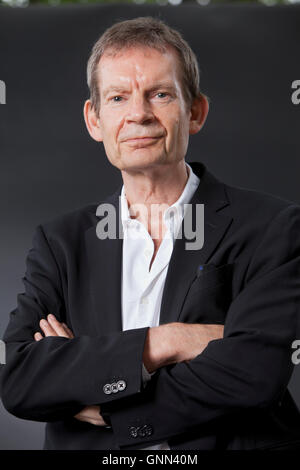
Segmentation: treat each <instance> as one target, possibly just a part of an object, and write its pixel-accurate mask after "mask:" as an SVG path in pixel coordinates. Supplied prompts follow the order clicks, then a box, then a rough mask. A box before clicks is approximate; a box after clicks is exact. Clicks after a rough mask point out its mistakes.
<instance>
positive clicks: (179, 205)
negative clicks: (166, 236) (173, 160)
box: [121, 162, 200, 229]
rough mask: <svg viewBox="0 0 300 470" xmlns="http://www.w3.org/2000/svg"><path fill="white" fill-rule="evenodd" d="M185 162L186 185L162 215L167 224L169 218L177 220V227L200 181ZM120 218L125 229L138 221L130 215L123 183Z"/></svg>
mask: <svg viewBox="0 0 300 470" xmlns="http://www.w3.org/2000/svg"><path fill="white" fill-rule="evenodd" d="M185 164H186V167H187V169H188V173H189V177H188V180H187V182H186V185H185V187H184V189H183V191H182V193H181V195H180V197H179V198H178V199H177V201H175V202H174V203H173V204H172V205H171V206H169V207H168V208H167V209H166V210H165V212H164V215H163V218H164V221H165V222H166V223H167V225H168V224H169V221H170V220H171V219H176V220H177V223H176V225H177V228H178V224H179V222H180V221H181V220H182V218H183V215H184V213H185V208H184V204H188V203H189V201H190V200H191V198H192V196H193V194H194V192H195V191H196V189H197V187H198V185H199V183H200V178H199V177H198V176H197V175H196V174H195V173H194V172H193V170H192V168H191V166H190V165H189V164H188V163H187V162H185ZM174 215H176V217H174ZM121 220H122V224H123V229H125V227H126V226H127V225H128V224H129V223H132V222H133V221H134V222H138V221H135V220H134V219H132V218H131V217H130V214H129V209H128V202H127V199H126V194H125V188H124V184H123V186H122V190H121ZM138 223H139V222H138Z"/></svg>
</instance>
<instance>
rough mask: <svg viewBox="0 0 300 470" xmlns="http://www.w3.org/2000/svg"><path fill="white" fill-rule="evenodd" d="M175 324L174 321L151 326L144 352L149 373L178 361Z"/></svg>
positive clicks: (144, 360)
mask: <svg viewBox="0 0 300 470" xmlns="http://www.w3.org/2000/svg"><path fill="white" fill-rule="evenodd" d="M173 325H174V324H173V323H168V324H165V325H160V326H156V327H153V328H149V330H148V333H147V337H146V341H145V349H144V354H143V362H144V364H145V367H146V368H147V370H148V372H149V373H152V372H154V371H155V370H156V369H159V368H160V367H163V366H166V365H169V364H173V363H175V362H177V361H176V359H177V347H176V341H174V339H173V331H174V326H173Z"/></svg>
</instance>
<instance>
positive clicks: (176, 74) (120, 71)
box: [97, 46, 182, 88]
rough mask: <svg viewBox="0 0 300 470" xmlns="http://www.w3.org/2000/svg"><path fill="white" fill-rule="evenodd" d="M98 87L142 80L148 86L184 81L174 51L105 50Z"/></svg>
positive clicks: (134, 48)
mask: <svg viewBox="0 0 300 470" xmlns="http://www.w3.org/2000/svg"><path fill="white" fill-rule="evenodd" d="M97 77H98V86H100V88H101V87H102V86H106V85H111V84H112V82H126V81H130V80H133V79H134V80H139V81H140V82H141V83H144V84H145V85H146V84H147V82H149V83H150V82H151V84H152V83H153V82H155V81H161V80H165V79H169V80H172V81H173V82H176V81H179V80H180V79H181V77H182V74H181V64H180V61H179V58H178V55H177V51H176V50H175V49H174V48H173V47H171V46H170V47H161V48H160V49H156V48H153V47H145V46H135V47H125V48H122V49H121V50H120V49H118V50H117V49H115V48H114V49H108V50H105V52H104V54H103V55H102V56H101V58H100V60H99V63H98V68H97Z"/></svg>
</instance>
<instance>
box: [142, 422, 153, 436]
mask: <svg viewBox="0 0 300 470" xmlns="http://www.w3.org/2000/svg"><path fill="white" fill-rule="evenodd" d="M152 433H153V428H152V426H150V424H145V425H144V426H142V427H141V428H138V436H139V437H147V436H151V434H152Z"/></svg>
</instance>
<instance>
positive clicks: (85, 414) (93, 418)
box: [74, 405, 107, 426]
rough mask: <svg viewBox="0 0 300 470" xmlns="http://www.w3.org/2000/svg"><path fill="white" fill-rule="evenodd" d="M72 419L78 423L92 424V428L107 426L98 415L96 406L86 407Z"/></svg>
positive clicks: (98, 408) (98, 409) (98, 411)
mask: <svg viewBox="0 0 300 470" xmlns="http://www.w3.org/2000/svg"><path fill="white" fill-rule="evenodd" d="M74 418H76V419H78V420H79V421H85V422H86V423H90V424H93V425H94V426H107V423H106V422H105V421H104V419H103V418H102V416H101V414H100V406H98V405H90V406H86V407H85V408H83V409H82V410H81V411H80V412H79V413H77V414H76V415H75V416H74Z"/></svg>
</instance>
